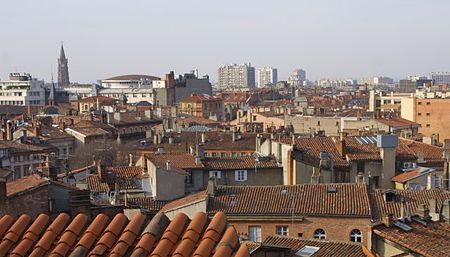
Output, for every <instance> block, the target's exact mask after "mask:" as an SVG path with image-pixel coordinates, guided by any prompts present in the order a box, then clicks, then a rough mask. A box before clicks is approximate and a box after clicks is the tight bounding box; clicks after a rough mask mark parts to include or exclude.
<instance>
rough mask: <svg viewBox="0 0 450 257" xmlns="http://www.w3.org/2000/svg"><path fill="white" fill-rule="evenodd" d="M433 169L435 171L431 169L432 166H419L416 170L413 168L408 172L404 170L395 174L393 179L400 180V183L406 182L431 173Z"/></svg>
mask: <svg viewBox="0 0 450 257" xmlns="http://www.w3.org/2000/svg"><path fill="white" fill-rule="evenodd" d="M433 171H435V170H434V169H431V168H424V167H417V168H415V169H414V170H411V171H408V172H403V173H400V174H398V175H397V176H394V177H393V178H392V181H394V182H399V183H405V182H407V181H410V180H412V179H415V178H418V177H420V176H424V175H427V174H430V173H432V172H433Z"/></svg>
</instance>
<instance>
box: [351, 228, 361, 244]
mask: <svg viewBox="0 0 450 257" xmlns="http://www.w3.org/2000/svg"><path fill="white" fill-rule="evenodd" d="M350 241H352V242H356V243H361V241H362V233H361V231H360V230H359V229H353V230H352V232H350Z"/></svg>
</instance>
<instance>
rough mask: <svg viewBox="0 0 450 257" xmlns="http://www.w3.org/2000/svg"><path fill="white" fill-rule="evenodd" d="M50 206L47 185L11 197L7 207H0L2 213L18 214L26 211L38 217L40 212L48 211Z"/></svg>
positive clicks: (0, 213)
mask: <svg viewBox="0 0 450 257" xmlns="http://www.w3.org/2000/svg"><path fill="white" fill-rule="evenodd" d="M48 208H49V207H48V187H46V186H45V187H41V188H38V189H36V190H33V191H30V192H28V193H25V194H23V195H17V196H14V197H12V198H9V199H8V200H7V202H6V204H5V207H3V206H2V207H1V208H0V215H4V214H9V215H12V216H17V215H21V214H24V213H26V214H28V215H31V216H32V217H36V216H37V215H38V214H40V213H48Z"/></svg>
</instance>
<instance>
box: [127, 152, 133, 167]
mask: <svg viewBox="0 0 450 257" xmlns="http://www.w3.org/2000/svg"><path fill="white" fill-rule="evenodd" d="M128 166H129V167H132V166H133V154H131V153H130V154H129V155H128Z"/></svg>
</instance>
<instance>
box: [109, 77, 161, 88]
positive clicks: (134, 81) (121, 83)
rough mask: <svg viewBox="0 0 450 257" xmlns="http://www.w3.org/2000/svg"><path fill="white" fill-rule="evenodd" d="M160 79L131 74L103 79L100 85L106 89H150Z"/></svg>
mask: <svg viewBox="0 0 450 257" xmlns="http://www.w3.org/2000/svg"><path fill="white" fill-rule="evenodd" d="M159 79H160V78H158V77H154V76H148V75H139V74H131V75H123V76H116V77H112V78H109V79H103V80H101V81H100V85H101V86H102V87H104V88H150V87H151V85H152V81H154V80H159Z"/></svg>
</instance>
